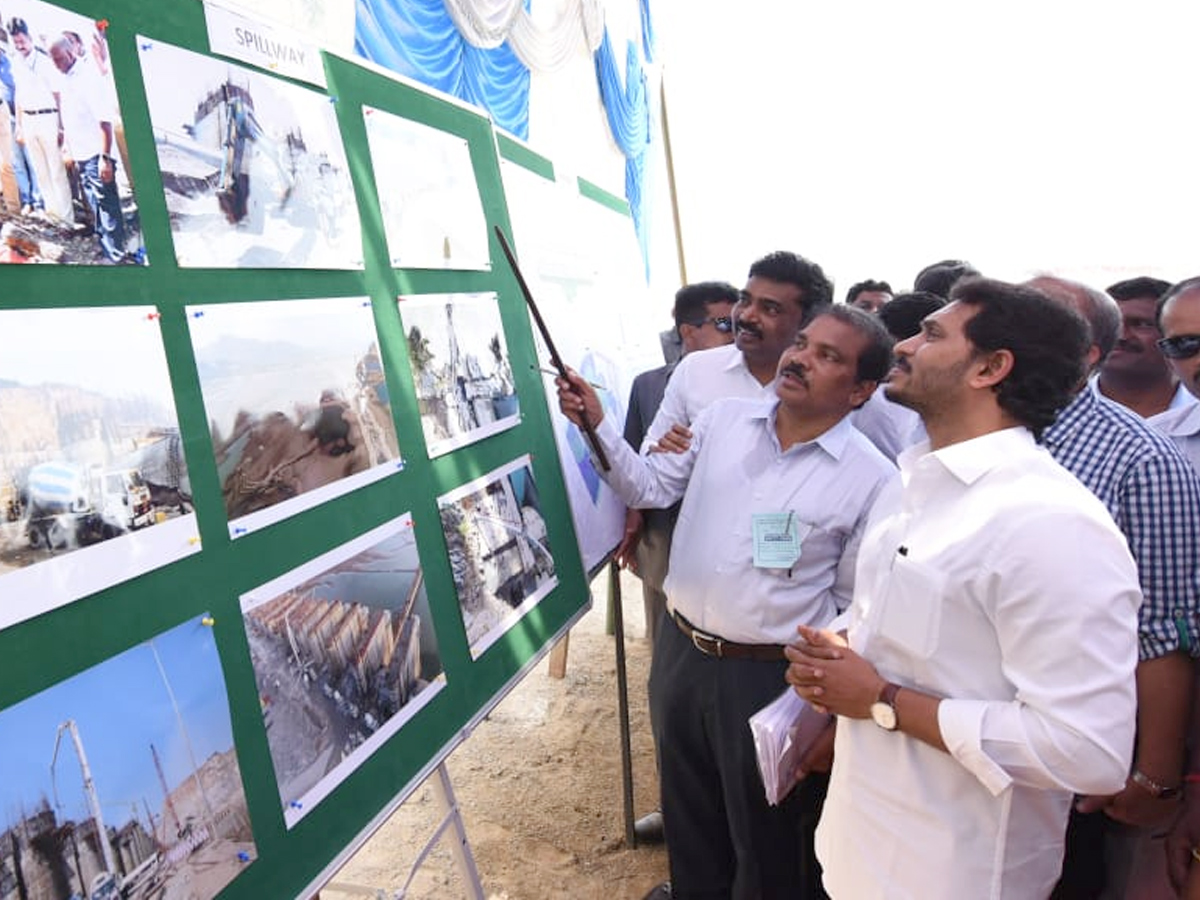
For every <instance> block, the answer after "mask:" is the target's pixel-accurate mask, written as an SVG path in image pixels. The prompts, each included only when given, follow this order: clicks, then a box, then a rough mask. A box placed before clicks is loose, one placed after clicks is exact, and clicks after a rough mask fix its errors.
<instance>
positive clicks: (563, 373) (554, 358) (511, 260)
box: [494, 225, 612, 472]
mask: <svg viewBox="0 0 1200 900" xmlns="http://www.w3.org/2000/svg"><path fill="white" fill-rule="evenodd" d="M494 227H495V231H496V237H498V238H499V239H500V249H501V250H503V251H504V257H505V259H507V260H508V264H509V266H511V267H512V270H513V274H514V275H516V276H517V284H518V285H519V286H520V288H521V293H522V294H524V295H525V302H526V303H527V304H528V305H529V311H530V312H531V313H532V314H533V322H534V324H535V325H537V330H538V333H539V334H541V336H542V340H543V341H545V342H546V349H547V350H548V351H549V352H550V363H551V364H552V365H553V366H554V368H555V369H557V370H558V374H559V376H560V377H561V378H562V380H563V381H565V382H567V384H570V383H571V379H570V378H568V377H567V367H566V364H565V363H563V361H562V357H561V356H559V355H558V349H557V348H556V347H555V346H554V339H553V338H551V337H550V329H549V328H547V327H546V322H545V320H544V319H542V314H541V312H540V311H539V310H538V308H537V304H536V303H534V302H533V294H531V293H530V292H529V285H527V284H526V283H525V276H524V275H522V274H521V267H520V266H518V265H517V258H516V257H515V256H513V252H512V248H511V247H510V246H508V238H506V237H505V236H504V232H503V231H502V230H501V229H500V226H499V225H496V226H494ZM572 390H574V389H573V388H572ZM576 393H578V391H576ZM581 418H582V420H583V433H584V434H585V435H586V436H587V439H588V443H589V444H591V445H592V452H593V453H595V454H596V461H597V462H599V463H600V468H601V469H603V470H604V471H605V472H608V471H610V470H611V469H612V466H610V465H609V464H608V456H607V455H606V454H605V452H604V448H603V447H601V446H600V439H599V438H598V437H596V429H595V428H594V427H593V426H592V423H591V422H589V421H588V417H587V411H586V410H585V411H584V413H583V416H582V417H581Z"/></svg>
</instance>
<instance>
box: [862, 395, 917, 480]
mask: <svg viewBox="0 0 1200 900" xmlns="http://www.w3.org/2000/svg"><path fill="white" fill-rule="evenodd" d="M883 387H884V386H883V385H882V384H881V385H879V386H878V387H877V388H875V390H874V392H872V394H871V396H870V397H869V398H867V402H866V403H864V404H863V405H862V406H860V407H859V408H858V409H856V410H855V411H854V412H852V413H851V414H850V421H851V422H853V423H854V427H855V428H857V429H858V430H859V431H861V432H862V433H863V434H865V435H866V436H867V437H868V438H869V439H870V441H871V443H872V444H874V445H875V446H876V447H878V448H879V452H880V453H882V454H883V455H884V456H886V457H887V458H888V459H890V460H892V461H893V462H895V460H896V457H897V456H899V455H900V453H901V451H903V450H907V449H908V448H909V447H911V446H913V445H914V444H919V443H920V442H921V441H923V440H925V437H926V435H925V425H924V423H923V422H922V421H921V417H920V416H919V415H918V414H917V413H916V412H915V411H914V410H911V409H909V408H908V407H907V406H901V405H900V404H899V403H893V402H892V401H891V400H889V399H888V398H887V395H886V394H885V393H884V390H883Z"/></svg>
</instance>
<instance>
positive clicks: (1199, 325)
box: [1149, 278, 1200, 472]
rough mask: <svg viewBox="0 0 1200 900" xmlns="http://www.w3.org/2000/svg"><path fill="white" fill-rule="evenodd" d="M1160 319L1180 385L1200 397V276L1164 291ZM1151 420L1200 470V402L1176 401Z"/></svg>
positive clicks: (1164, 350) (1165, 353)
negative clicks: (1176, 402)
mask: <svg viewBox="0 0 1200 900" xmlns="http://www.w3.org/2000/svg"><path fill="white" fill-rule="evenodd" d="M1157 318H1158V324H1159V330H1160V331H1161V332H1162V339H1161V340H1160V341H1159V342H1158V346H1159V348H1160V350H1161V351H1162V355H1163V356H1164V357H1166V360H1167V362H1168V363H1170V365H1171V368H1172V369H1173V370H1174V371H1175V374H1176V376H1178V378H1179V386H1180V388H1181V389H1183V390H1186V391H1187V392H1188V393H1189V395H1190V396H1192V397H1193V398H1194V399H1195V400H1200V278H1189V279H1187V280H1186V281H1181V282H1179V284H1177V285H1175V286H1174V287H1172V288H1171V289H1170V290H1169V291H1167V292H1166V293H1165V294H1163V296H1162V299H1161V300H1160V301H1159V304H1158V310H1157ZM1149 422H1150V424H1151V425H1153V426H1154V427H1155V428H1157V429H1158V430H1159V431H1161V432H1162V433H1163V434H1165V435H1167V437H1169V438H1171V439H1172V440H1173V441H1175V443H1176V445H1177V446H1178V447H1179V449H1180V450H1182V451H1183V455H1184V456H1186V457H1187V458H1188V459H1189V460H1190V461H1191V463H1192V465H1193V466H1195V467H1196V471H1197V472H1200V403H1196V402H1192V403H1187V404H1178V405H1175V404H1173V405H1172V408H1171V409H1168V410H1167V411H1166V412H1162V413H1159V414H1158V415H1156V416H1151V417H1150V419H1149Z"/></svg>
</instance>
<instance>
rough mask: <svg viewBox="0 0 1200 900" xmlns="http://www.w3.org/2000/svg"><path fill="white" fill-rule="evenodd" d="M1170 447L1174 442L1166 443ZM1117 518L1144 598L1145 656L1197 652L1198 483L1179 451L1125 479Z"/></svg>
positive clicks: (1141, 634)
mask: <svg viewBox="0 0 1200 900" xmlns="http://www.w3.org/2000/svg"><path fill="white" fill-rule="evenodd" d="M1167 450H1168V451H1170V450H1174V448H1173V447H1169V448H1167ZM1123 500H1124V502H1123V504H1122V509H1123V512H1124V517H1125V522H1124V523H1120V524H1121V525H1122V530H1123V531H1124V532H1125V534H1126V535H1127V537H1128V539H1129V549H1130V551H1131V552H1132V553H1133V557H1134V559H1136V560H1137V564H1138V578H1139V581H1140V582H1141V586H1142V594H1143V596H1144V597H1145V600H1144V602H1143V603H1142V608H1141V610H1140V612H1139V616H1138V656H1139V658H1140V659H1142V660H1143V661H1145V660H1150V659H1157V658H1159V657H1161V656H1166V655H1167V654H1168V653H1174V652H1176V651H1184V652H1186V653H1189V654H1190V655H1191V656H1193V657H1195V656H1200V635H1198V633H1197V627H1196V626H1197V620H1198V618H1200V566H1198V565H1197V560H1198V559H1200V483H1198V482H1197V480H1196V474H1195V472H1194V471H1193V470H1192V468H1191V466H1190V465H1189V464H1188V462H1187V460H1186V459H1184V458H1183V457H1182V456H1181V455H1179V454H1178V453H1175V454H1174V455H1171V454H1170V453H1169V452H1166V451H1164V452H1162V453H1160V454H1159V455H1156V456H1153V457H1150V458H1148V459H1146V460H1144V461H1142V463H1141V464H1140V465H1139V466H1138V467H1137V470H1136V471H1135V472H1134V473H1133V474H1132V476H1131V477H1130V479H1129V481H1128V483H1127V484H1126V490H1125V496H1124V498H1123Z"/></svg>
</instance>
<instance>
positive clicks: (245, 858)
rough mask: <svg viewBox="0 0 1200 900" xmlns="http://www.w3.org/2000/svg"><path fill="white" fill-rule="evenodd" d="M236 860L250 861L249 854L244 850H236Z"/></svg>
mask: <svg viewBox="0 0 1200 900" xmlns="http://www.w3.org/2000/svg"><path fill="white" fill-rule="evenodd" d="M238 862H250V854H249V853H247V852H246V851H245V850H239V851H238Z"/></svg>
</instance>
